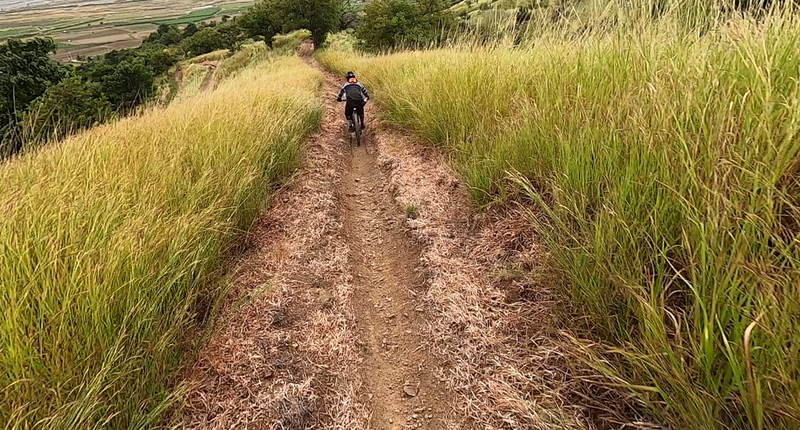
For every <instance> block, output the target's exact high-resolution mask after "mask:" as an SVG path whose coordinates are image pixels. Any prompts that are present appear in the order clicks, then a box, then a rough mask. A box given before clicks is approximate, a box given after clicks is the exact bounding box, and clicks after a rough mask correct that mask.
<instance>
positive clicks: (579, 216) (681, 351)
mask: <svg viewBox="0 0 800 430" xmlns="http://www.w3.org/2000/svg"><path fill="white" fill-rule="evenodd" d="M604 13H605V12H604ZM607 16H608V14H606V15H604V17H607ZM681 16H682V15H681ZM604 19H605V18H604ZM614 22H617V23H619V22H620V21H619V20H617V19H615V20H614ZM631 22H635V21H631ZM676 22H677V24H676ZM715 22H716V23H715V24H714V25H715V26H714V27H713V28H711V29H709V27H706V28H705V29H704V30H703V31H686V26H685V25H684V24H685V21H680V20H678V19H672V20H664V21H653V22H649V23H648V22H644V21H640V22H639V23H638V24H637V25H635V26H630V27H628V26H620V27H613V26H612V27H603V28H602V29H601V30H597V29H595V30H591V31H590V30H585V28H584V27H586V26H584V25H583V24H586V23H585V22H584V23H583V24H581V27H582V28H584V29H583V30H581V31H579V32H566V31H564V27H563V26H554V29H553V30H552V31H548V30H546V26H545V25H544V24H543V25H542V26H539V27H536V28H535V30H534V33H536V34H534V35H533V36H532V40H531V44H530V45H527V46H525V47H523V46H517V47H510V46H498V47H494V48H486V47H482V48H471V47H469V46H462V47H459V48H453V49H440V50H433V51H428V52H406V53H398V54H393V55H383V56H377V57H367V56H359V55H357V54H352V53H339V52H326V53H323V54H321V55H320V60H321V61H322V62H323V64H325V65H326V66H327V67H329V68H331V69H332V70H335V71H337V72H343V71H345V70H355V71H356V72H357V73H359V74H360V77H361V78H362V80H363V81H364V82H365V84H366V85H367V86H368V87H369V88H370V90H371V91H372V92H373V93H374V95H375V98H376V100H377V101H378V102H379V103H380V104H381V105H383V106H384V107H385V108H386V110H387V117H388V120H390V121H391V122H394V123H395V124H398V125H400V126H403V127H406V128H409V129H412V130H414V131H415V132H417V133H418V134H419V135H420V136H422V137H424V138H425V139H426V140H427V141H429V142H430V143H431V144H432V145H436V146H438V147H441V148H442V149H444V150H446V151H447V152H448V153H449V154H450V155H451V158H452V160H453V163H454V164H455V165H456V166H457V168H458V169H459V171H460V173H461V175H462V177H463V179H464V181H465V182H466V184H467V185H468V186H469V187H470V189H471V193H472V196H473V198H474V201H475V202H476V205H478V206H485V205H490V204H492V203H494V202H497V201H498V200H504V199H509V198H514V199H518V200H519V199H521V200H528V201H529V202H530V203H531V204H534V205H538V206H539V207H540V208H541V212H542V213H543V215H542V216H540V217H539V218H538V219H539V220H538V221H537V223H536V225H535V227H536V228H538V230H539V231H540V232H541V233H542V236H543V237H544V238H545V240H547V242H548V244H549V246H550V250H551V253H552V259H553V261H554V262H555V263H556V264H557V266H558V268H559V269H560V271H561V272H562V273H563V275H564V277H565V278H566V280H567V281H568V282H567V283H566V284H567V288H566V291H565V293H566V294H565V296H566V297H568V299H569V301H570V302H571V305H572V307H573V311H574V312H577V313H579V316H583V317H585V318H578V319H573V320H572V322H571V323H570V324H571V325H572V327H574V325H575V322H574V321H584V324H583V327H582V328H581V329H580V330H575V332H574V334H578V335H580V336H582V337H584V338H587V337H588V338H590V339H591V341H592V342H593V344H594V346H593V347H592V348H587V349H585V351H584V354H583V357H584V359H585V360H587V361H588V362H589V363H590V364H591V365H592V366H594V367H595V368H596V369H597V370H598V371H600V372H602V373H603V374H605V375H606V376H607V378H608V379H607V380H608V381H609V383H611V384H618V385H622V386H625V387H627V388H629V389H630V390H632V391H633V392H634V393H635V394H636V395H637V396H638V398H639V399H640V401H641V402H642V404H643V405H645V406H647V407H649V408H650V412H651V414H652V416H653V417H654V419H656V420H659V421H661V422H663V423H666V424H668V425H671V426H672V427H674V428H678V429H712V428H716V429H721V428H734V429H745V428H752V429H779V428H780V429H798V428H800V227H799V226H800V156H799V155H798V151H799V150H800V135H799V134H798V132H800V97H798V95H799V93H800V85H798V80H799V79H800V61H798V53H799V52H800V20H799V19H798V17H797V16H795V15H791V14H788V13H778V12H775V13H772V14H765V15H763V16H761V17H760V18H759V20H755V19H751V18H747V17H739V18H736V17H732V18H730V19H728V20H725V21H721V20H720V21H715ZM556 27H557V28H556ZM589 27H591V26H589ZM631 28H635V30H636V31H630V29H631Z"/></svg>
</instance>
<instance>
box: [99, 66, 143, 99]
mask: <svg viewBox="0 0 800 430" xmlns="http://www.w3.org/2000/svg"><path fill="white" fill-rule="evenodd" d="M154 81H155V78H154V77H153V73H152V72H151V71H150V70H149V69H148V68H147V67H145V65H144V64H142V63H130V62H128V61H122V62H121V63H119V64H118V65H117V66H116V67H115V68H114V71H113V72H112V73H111V74H110V75H108V76H106V77H105V78H104V79H103V80H102V82H101V83H100V90H101V91H102V93H103V94H104V95H105V97H106V98H107V99H108V100H109V101H110V102H111V105H112V106H113V107H114V108H115V109H117V110H122V111H129V110H131V109H133V108H134V107H136V106H137V105H138V104H140V103H141V102H143V101H145V100H146V99H147V98H148V97H150V95H151V94H152V93H153V83H154Z"/></svg>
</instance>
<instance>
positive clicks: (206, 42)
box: [183, 27, 223, 56]
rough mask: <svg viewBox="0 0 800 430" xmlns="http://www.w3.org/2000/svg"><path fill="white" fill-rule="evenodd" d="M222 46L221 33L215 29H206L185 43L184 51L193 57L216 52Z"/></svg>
mask: <svg viewBox="0 0 800 430" xmlns="http://www.w3.org/2000/svg"><path fill="white" fill-rule="evenodd" d="M222 46H223V43H222V40H221V38H220V34H219V31H217V29H216V28H214V27H206V28H204V29H202V30H200V31H198V32H197V33H195V34H194V36H192V37H190V38H188V39H186V40H184V41H183V49H184V50H185V51H186V52H187V53H189V54H190V55H191V56H194V55H202V54H206V53H208V52H211V51H216V50H217V49H220V48H222Z"/></svg>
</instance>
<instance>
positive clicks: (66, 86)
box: [23, 76, 112, 142]
mask: <svg viewBox="0 0 800 430" xmlns="http://www.w3.org/2000/svg"><path fill="white" fill-rule="evenodd" d="M111 112H112V108H111V104H110V103H109V102H108V100H106V99H105V97H103V95H102V94H101V93H100V92H99V91H98V89H97V88H96V87H94V86H93V85H91V84H90V83H88V82H86V81H84V80H83V79H82V78H81V77H80V76H72V77H69V78H67V79H64V80H62V81H61V82H59V83H58V84H56V85H53V86H51V87H49V88H48V89H47V91H46V92H45V93H44V94H43V95H42V96H41V97H39V98H38V99H36V100H35V101H34V102H33V103H32V104H31V106H30V108H29V109H28V110H27V111H26V112H25V114H24V119H23V124H24V130H25V132H26V134H28V135H29V137H28V138H27V139H26V140H27V141H33V142H39V141H45V140H57V139H58V138H60V137H64V136H66V135H68V134H71V133H73V132H75V131H79V130H84V129H87V128H89V127H92V126H94V125H96V124H99V123H102V122H104V121H105V119H106V118H107V117H109V116H110V115H111Z"/></svg>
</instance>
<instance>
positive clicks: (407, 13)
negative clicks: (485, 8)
mask: <svg viewBox="0 0 800 430" xmlns="http://www.w3.org/2000/svg"><path fill="white" fill-rule="evenodd" d="M364 13H365V16H364V19H363V21H362V22H361V25H360V26H359V27H358V29H357V30H356V37H358V39H359V44H360V46H361V48H362V49H365V50H368V51H382V50H387V49H392V48H397V47H399V46H402V45H407V46H419V45H426V44H430V43H432V42H435V41H437V38H438V37H439V35H440V34H442V32H443V31H444V30H446V29H448V28H451V27H452V26H454V25H455V17H454V16H453V15H452V14H451V13H450V12H449V11H448V10H447V5H446V4H445V3H444V1H442V0H417V1H410V0H375V1H373V2H371V3H369V4H367V5H366V6H365V7H364Z"/></svg>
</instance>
